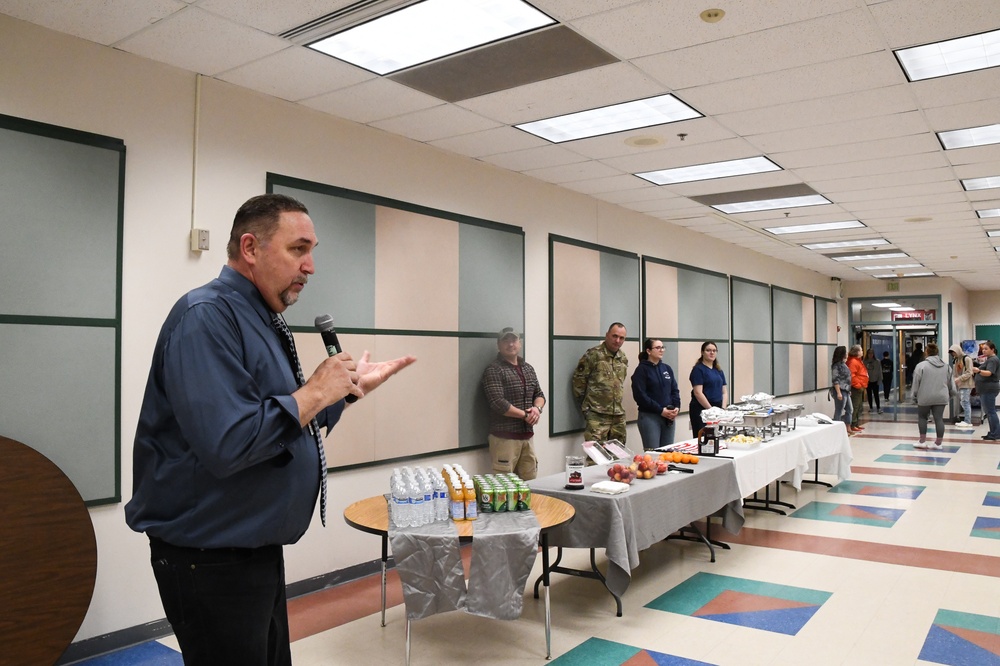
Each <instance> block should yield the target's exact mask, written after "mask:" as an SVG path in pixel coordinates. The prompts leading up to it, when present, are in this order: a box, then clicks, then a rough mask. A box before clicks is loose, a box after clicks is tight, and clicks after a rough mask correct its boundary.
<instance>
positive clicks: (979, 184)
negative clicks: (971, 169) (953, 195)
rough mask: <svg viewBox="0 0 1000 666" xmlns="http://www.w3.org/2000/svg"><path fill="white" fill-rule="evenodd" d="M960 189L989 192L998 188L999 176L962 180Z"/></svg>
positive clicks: (999, 185)
mask: <svg viewBox="0 0 1000 666" xmlns="http://www.w3.org/2000/svg"><path fill="white" fill-rule="evenodd" d="M962 187H964V188H965V189H966V190H967V191H972V190H989V189H993V188H994V187H1000V176H987V177H986V178H964V179H963V180H962Z"/></svg>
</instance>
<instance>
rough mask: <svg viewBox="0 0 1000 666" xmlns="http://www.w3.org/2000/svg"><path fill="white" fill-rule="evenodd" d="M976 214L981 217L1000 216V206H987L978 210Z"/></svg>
mask: <svg viewBox="0 0 1000 666" xmlns="http://www.w3.org/2000/svg"><path fill="white" fill-rule="evenodd" d="M976 215H978V216H979V217H1000V208H987V209H986V210H977V211H976Z"/></svg>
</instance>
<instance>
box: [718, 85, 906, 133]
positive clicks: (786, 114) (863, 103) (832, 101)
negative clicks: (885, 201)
mask: <svg viewBox="0 0 1000 666" xmlns="http://www.w3.org/2000/svg"><path fill="white" fill-rule="evenodd" d="M907 86H908V84H899V85H894V86H889V87H886V88H873V89H871V90H861V91H856V92H848V93H844V94H839V95H833V96H826V95H825V92H826V91H824V96H822V97H816V98H813V99H806V100H802V101H798V102H789V103H785V104H771V105H768V106H765V107H762V108H759V109H751V110H748V111H735V112H731V113H722V114H719V115H717V116H715V119H716V120H717V121H718V122H719V123H720V124H722V125H723V126H725V127H727V128H729V129H731V130H733V131H734V132H736V133H738V134H741V135H743V136H751V135H757V134H767V133H770V132H781V131H791V130H795V129H799V128H803V127H817V126H822V125H827V124H829V123H835V122H848V121H851V120H859V119H862V118H872V117H877V116H887V115H892V114H896V113H905V112H907V111H914V110H916V109H917V105H916V104H915V103H914V101H913V95H912V94H910V91H909V88H908V87H907Z"/></svg>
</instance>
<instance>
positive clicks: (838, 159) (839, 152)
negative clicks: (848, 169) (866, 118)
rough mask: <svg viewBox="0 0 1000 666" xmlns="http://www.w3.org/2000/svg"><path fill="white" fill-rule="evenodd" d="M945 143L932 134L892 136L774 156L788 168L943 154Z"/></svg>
mask: <svg viewBox="0 0 1000 666" xmlns="http://www.w3.org/2000/svg"><path fill="white" fill-rule="evenodd" d="M940 150H941V144H940V142H939V141H938V140H937V137H935V136H934V135H933V134H931V133H930V132H928V133H925V134H914V135H910V136H901V137H891V138H888V139H877V140H873V141H862V142H858V143H849V144H841V145H835V146H823V147H821V148H809V149H807V150H792V151H788V152H776V153H773V154H772V155H771V157H772V158H773V159H774V161H775V162H777V163H778V164H780V165H782V166H783V167H785V168H786V169H800V168H803V167H814V166H827V165H832V164H846V163H851V162H856V161H859V160H876V159H888V158H893V157H901V156H904V155H919V154H921V153H935V154H937V153H939V152H940Z"/></svg>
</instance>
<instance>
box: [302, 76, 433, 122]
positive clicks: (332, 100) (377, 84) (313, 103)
mask: <svg viewBox="0 0 1000 666" xmlns="http://www.w3.org/2000/svg"><path fill="white" fill-rule="evenodd" d="M302 104H304V105H305V106H308V107H311V108H313V109H317V110H319V111H323V112H325V113H329V114H331V115H334V116H339V117H341V118H346V119H348V120H353V121H354V122H356V123H370V122H373V121H376V120H384V119H386V118H392V117H393V116H399V115H403V114H406V113H412V112H414V111H419V110H421V109H429V108H431V107H434V106H440V105H441V100H439V99H435V98H433V97H431V96H430V95H425V94H424V93H421V92H417V91H416V90H413V89H411V88H407V87H406V86H403V85H400V84H398V83H394V82H392V81H389V80H387V79H382V78H374V79H371V80H370V81H365V82H363V83H359V84H358V85H356V86H350V87H348V88H343V89H341V90H335V91H334V92H331V93H326V94H325V95H320V96H318V97H313V98H311V99H307V100H305V101H303V102H302Z"/></svg>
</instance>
